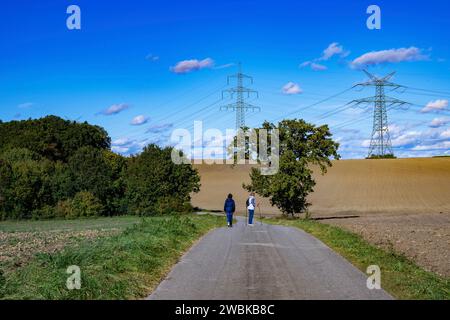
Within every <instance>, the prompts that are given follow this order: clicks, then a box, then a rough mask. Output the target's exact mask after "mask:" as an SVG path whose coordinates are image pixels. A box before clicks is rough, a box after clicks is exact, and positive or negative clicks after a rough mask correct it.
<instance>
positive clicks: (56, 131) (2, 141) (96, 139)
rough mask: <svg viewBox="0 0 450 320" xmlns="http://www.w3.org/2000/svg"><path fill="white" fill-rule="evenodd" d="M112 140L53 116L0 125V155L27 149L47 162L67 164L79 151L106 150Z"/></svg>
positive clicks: (99, 130) (98, 131) (95, 129)
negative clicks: (80, 149) (87, 148)
mask: <svg viewBox="0 0 450 320" xmlns="http://www.w3.org/2000/svg"><path fill="white" fill-rule="evenodd" d="M110 145H111V138H110V137H109V136H108V133H107V132H106V131H105V130H104V129H103V128H101V127H98V126H93V125H90V124H88V123H86V122H84V123H78V122H71V121H67V120H63V119H61V118H59V117H56V116H47V117H44V118H41V119H33V120H32V119H30V120H23V121H11V122H5V123H0V153H3V152H4V151H5V150H8V149H11V148H26V149H29V150H31V151H33V152H34V153H37V154H39V155H41V156H43V157H46V158H47V159H49V160H52V161H56V160H60V161H63V162H67V159H68V158H70V157H71V156H72V155H73V154H74V153H75V152H76V151H77V150H78V149H79V148H81V147H83V146H91V147H93V148H98V149H105V150H106V149H109V148H110Z"/></svg>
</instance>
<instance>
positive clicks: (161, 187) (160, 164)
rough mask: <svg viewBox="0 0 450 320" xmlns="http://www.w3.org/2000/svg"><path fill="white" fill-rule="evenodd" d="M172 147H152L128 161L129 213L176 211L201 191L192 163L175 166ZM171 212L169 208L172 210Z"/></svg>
mask: <svg viewBox="0 0 450 320" xmlns="http://www.w3.org/2000/svg"><path fill="white" fill-rule="evenodd" d="M171 154H172V148H169V147H167V148H160V147H158V146H157V145H154V144H151V145H148V146H147V147H145V148H144V151H143V152H142V153H141V154H139V155H137V156H134V157H132V158H131V159H130V160H129V163H128V168H127V170H126V174H125V180H126V182H125V183H126V198H127V201H128V204H129V210H130V212H132V213H135V214H139V215H149V214H154V213H155V212H158V211H159V209H160V208H159V207H158V206H172V209H173V211H177V209H179V208H180V207H181V206H182V205H183V204H184V203H188V202H189V200H190V193H191V192H198V191H199V188H200V177H199V175H198V173H197V170H196V169H194V168H193V167H192V165H191V164H175V163H173V161H172V157H171ZM169 209H170V208H169Z"/></svg>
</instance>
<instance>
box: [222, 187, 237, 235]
mask: <svg viewBox="0 0 450 320" xmlns="http://www.w3.org/2000/svg"><path fill="white" fill-rule="evenodd" d="M223 211H225V213H226V214H227V224H228V228H231V227H232V226H233V213H234V211H236V204H235V203H234V200H233V195H232V194H231V193H230V194H229V195H228V197H227V199H226V200H225V204H224V205H223Z"/></svg>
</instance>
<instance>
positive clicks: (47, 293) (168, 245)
mask: <svg viewBox="0 0 450 320" xmlns="http://www.w3.org/2000/svg"><path fill="white" fill-rule="evenodd" d="M219 225H223V217H217V216H209V215H203V216H168V217H151V218H145V219H142V221H140V222H139V223H137V224H134V225H133V226H131V227H128V228H127V229H125V230H124V231H123V232H121V233H120V234H117V235H114V236H111V237H102V238H99V239H96V240H94V241H83V242H80V243H78V244H77V245H73V246H68V247H66V248H64V249H63V250H62V251H59V252H56V253H38V254H36V256H35V257H34V258H33V259H32V260H31V261H30V262H29V263H28V264H27V265H26V266H24V267H21V268H18V269H16V270H14V271H11V272H7V273H4V274H3V275H1V274H0V298H2V299H138V298H143V297H145V296H147V295H148V294H149V293H150V292H151V291H152V290H154V288H155V287H156V286H157V285H158V283H159V282H160V281H161V279H162V278H163V277H164V276H165V274H166V273H167V272H168V271H169V270H170V268H171V266H172V265H173V264H174V263H176V262H177V260H178V258H179V257H180V256H181V254H182V253H183V252H185V251H186V250H187V249H188V248H189V247H190V246H191V245H192V244H193V242H194V241H196V240H197V239H198V238H199V237H200V236H202V235H203V234H205V233H206V232H207V231H209V230H210V229H212V228H214V227H217V226H219ZM71 265H76V266H79V267H80V269H81V289H80V290H68V289H67V287H66V281H67V278H68V277H69V276H70V275H69V274H67V273H66V270H67V268H68V267H69V266H71Z"/></svg>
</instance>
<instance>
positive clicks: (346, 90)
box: [274, 88, 353, 121]
mask: <svg viewBox="0 0 450 320" xmlns="http://www.w3.org/2000/svg"><path fill="white" fill-rule="evenodd" d="M352 89H353V88H348V89H345V90H343V91H341V92H338V93H336V94H333V95H331V96H329V97H327V98H325V99H322V100H320V101H317V102H315V103H313V104H310V105H308V106H306V107H302V108H299V109H297V110H294V111H292V112H290V113H287V114H285V115H283V116H281V117H278V118H275V120H274V121H278V120H280V119H281V118H287V117H289V116H291V115H293V114H295V113H298V112H300V111H304V110H306V109H309V108H312V107H314V106H317V105H319V104H321V103H324V102H326V101H329V100H332V99H333V98H336V97H338V96H340V95H342V94H344V93H346V92H348V91H350V90H352Z"/></svg>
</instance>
